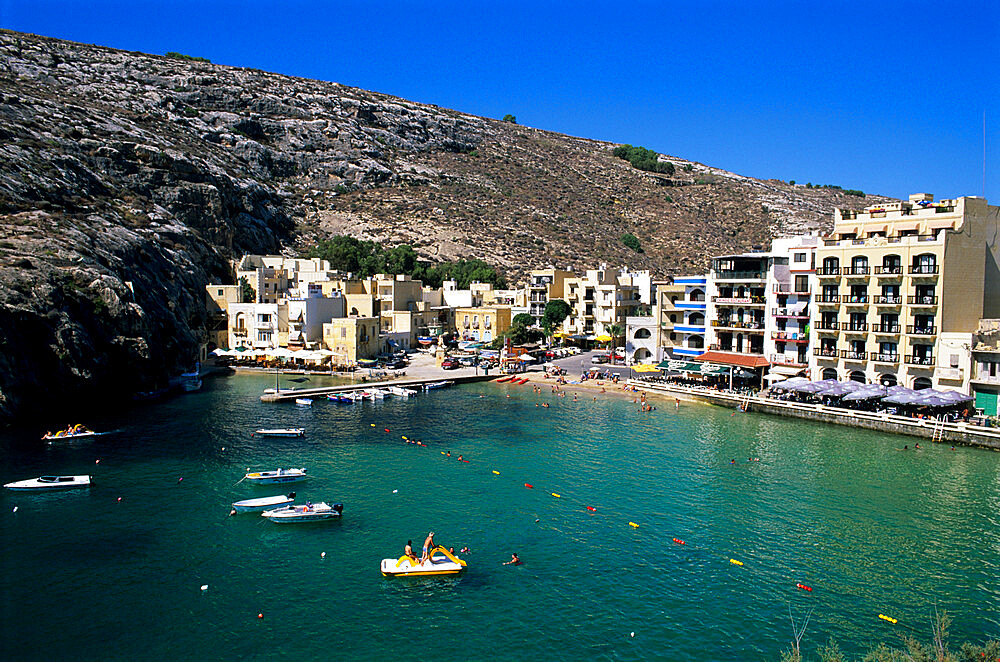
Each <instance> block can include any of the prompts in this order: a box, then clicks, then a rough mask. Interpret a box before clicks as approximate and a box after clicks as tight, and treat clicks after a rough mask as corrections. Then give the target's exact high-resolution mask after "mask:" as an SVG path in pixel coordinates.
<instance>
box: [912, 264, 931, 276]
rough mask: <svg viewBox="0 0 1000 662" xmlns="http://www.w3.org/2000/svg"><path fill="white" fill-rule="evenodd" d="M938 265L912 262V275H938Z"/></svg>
mask: <svg viewBox="0 0 1000 662" xmlns="http://www.w3.org/2000/svg"><path fill="white" fill-rule="evenodd" d="M937 272H938V265H936V264H912V265H910V275H911V276H936V275H937Z"/></svg>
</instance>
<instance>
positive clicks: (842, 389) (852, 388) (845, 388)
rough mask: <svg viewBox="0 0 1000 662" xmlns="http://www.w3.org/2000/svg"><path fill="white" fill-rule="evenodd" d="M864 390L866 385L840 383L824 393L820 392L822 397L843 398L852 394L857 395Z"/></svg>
mask: <svg viewBox="0 0 1000 662" xmlns="http://www.w3.org/2000/svg"><path fill="white" fill-rule="evenodd" d="M863 388H864V384H861V383H859V382H840V383H838V384H835V385H834V386H831V387H830V388H827V389H825V390H823V391H819V394H820V395H830V396H834V397H842V396H845V395H849V394H851V393H856V392H858V391H860V390H861V389H863Z"/></svg>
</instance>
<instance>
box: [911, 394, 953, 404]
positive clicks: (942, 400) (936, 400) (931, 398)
mask: <svg viewBox="0 0 1000 662" xmlns="http://www.w3.org/2000/svg"><path fill="white" fill-rule="evenodd" d="M913 404H917V405H923V406H925V407H954V406H955V405H956V404H958V403H956V402H955V401H953V400H952V399H951V398H946V397H944V396H941V395H937V394H933V393H932V394H931V395H928V396H926V397H923V398H919V399H918V400H917V401H916V402H914V403H913Z"/></svg>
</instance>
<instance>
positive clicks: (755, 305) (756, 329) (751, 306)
mask: <svg viewBox="0 0 1000 662" xmlns="http://www.w3.org/2000/svg"><path fill="white" fill-rule="evenodd" d="M774 259H775V258H773V257H772V256H771V255H770V254H768V253H743V254H738V255H723V256H720V257H716V258H713V259H712V268H711V270H710V271H709V274H708V279H707V283H706V285H707V288H708V302H707V304H708V305H707V311H708V312H707V317H708V319H709V322H710V324H709V326H708V327H707V328H706V332H707V333H706V336H707V338H706V340H707V341H708V343H709V348H710V349H712V350H715V351H718V352H731V353H736V354H743V355H754V356H756V357H761V358H763V357H764V353H765V342H764V339H765V337H766V335H767V328H766V327H767V305H768V297H767V284H768V280H769V273H768V272H769V271H770V270H771V267H772V265H773V263H774Z"/></svg>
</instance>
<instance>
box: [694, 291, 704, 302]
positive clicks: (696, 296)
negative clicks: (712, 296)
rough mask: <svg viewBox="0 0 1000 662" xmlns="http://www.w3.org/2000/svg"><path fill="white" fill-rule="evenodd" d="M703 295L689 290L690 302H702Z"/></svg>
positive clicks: (700, 292)
mask: <svg viewBox="0 0 1000 662" xmlns="http://www.w3.org/2000/svg"><path fill="white" fill-rule="evenodd" d="M704 300H705V293H704V292H703V291H702V290H691V301H704Z"/></svg>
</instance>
